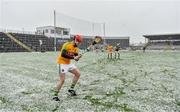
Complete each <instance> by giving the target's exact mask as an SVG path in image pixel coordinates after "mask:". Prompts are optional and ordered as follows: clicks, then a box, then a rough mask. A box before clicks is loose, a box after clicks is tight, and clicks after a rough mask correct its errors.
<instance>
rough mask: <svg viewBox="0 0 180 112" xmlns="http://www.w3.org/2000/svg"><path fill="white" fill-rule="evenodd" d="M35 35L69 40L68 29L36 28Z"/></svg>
mask: <svg viewBox="0 0 180 112" xmlns="http://www.w3.org/2000/svg"><path fill="white" fill-rule="evenodd" d="M36 33H37V34H40V35H45V36H47V37H52V38H54V37H56V38H70V28H61V27H54V26H43V27H37V28H36Z"/></svg>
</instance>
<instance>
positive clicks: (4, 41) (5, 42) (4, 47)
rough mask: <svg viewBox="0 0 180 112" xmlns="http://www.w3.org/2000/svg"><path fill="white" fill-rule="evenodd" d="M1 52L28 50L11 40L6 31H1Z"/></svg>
mask: <svg viewBox="0 0 180 112" xmlns="http://www.w3.org/2000/svg"><path fill="white" fill-rule="evenodd" d="M0 52H27V50H26V49H25V48H23V47H22V46H19V45H18V44H17V43H15V42H14V41H13V40H11V39H10V38H9V37H8V36H7V35H6V34H5V33H3V32H0Z"/></svg>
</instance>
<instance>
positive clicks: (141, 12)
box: [0, 0, 180, 43]
mask: <svg viewBox="0 0 180 112" xmlns="http://www.w3.org/2000/svg"><path fill="white" fill-rule="evenodd" d="M54 10H56V12H57V18H56V20H57V23H58V21H60V20H62V17H61V16H60V15H61V14H65V15H68V16H71V17H73V18H78V19H79V20H86V21H90V22H95V23H105V35H106V36H122V37H123V36H129V37H130V43H140V42H142V43H143V42H145V39H144V38H143V35H150V34H172V33H180V0H0V28H1V29H11V30H25V31H35V30H36V27H40V26H48V25H54V22H53V21H54V16H53V11H54ZM66 20H67V19H66ZM82 23H83V22H82ZM82 23H81V22H79V23H78V24H77V26H79V27H81V25H82ZM57 26H60V27H61V25H60V24H58V25H57ZM83 28H84V27H83ZM84 29H85V28H84ZM87 29H88V28H87ZM72 31H75V30H72ZM82 31H83V30H82Z"/></svg>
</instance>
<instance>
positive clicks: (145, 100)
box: [0, 51, 180, 112]
mask: <svg viewBox="0 0 180 112" xmlns="http://www.w3.org/2000/svg"><path fill="white" fill-rule="evenodd" d="M57 56H58V53H53V52H46V53H1V54H0V88H1V89H0V111H77V112H79V111H92V112H94V111H109V112H111V111H113V112H114V111H115V112H116V111H125V112H145V111H146V112H156V111H158V112H178V111H180V52H178V51H148V52H146V53H142V52H141V51H135V52H133V51H131V52H130V51H122V52H121V59H107V54H105V53H92V52H89V53H86V54H85V55H83V57H82V59H81V60H80V61H79V62H73V63H75V64H76V66H77V67H78V68H79V69H80V71H81V78H80V80H79V83H78V84H77V86H76V90H77V93H78V94H79V95H78V96H76V97H70V96H68V95H67V90H68V88H69V86H70V84H71V80H72V75H71V74H70V73H68V74H67V75H66V81H65V84H64V86H63V88H62V90H61V91H60V94H59V97H60V99H61V102H59V103H57V102H55V101H52V100H51V99H52V96H51V89H52V88H53V87H54V86H55V84H56V83H57V81H58V79H59V77H58V67H57V64H56V58H57Z"/></svg>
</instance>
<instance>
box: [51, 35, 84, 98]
mask: <svg viewBox="0 0 180 112" xmlns="http://www.w3.org/2000/svg"><path fill="white" fill-rule="evenodd" d="M82 40H83V39H82V36H80V35H75V36H74V37H73V41H72V42H66V43H64V44H63V46H62V48H61V50H60V53H59V56H58V59H57V63H58V66H59V75H60V79H59V81H58V82H57V84H56V86H55V88H54V89H53V90H52V92H53V100H55V101H60V99H59V98H58V93H59V91H60V89H61V87H62V85H63V84H64V80H65V74H66V73H67V72H71V73H72V74H73V75H74V77H73V81H72V84H71V87H70V89H69V90H68V92H69V93H70V95H72V96H76V91H75V90H74V87H75V85H76V83H77V81H78V79H79V77H80V71H79V69H78V68H77V67H76V66H75V65H74V64H72V63H71V60H72V59H73V60H75V61H78V60H79V59H80V58H81V56H82V55H80V54H78V45H79V44H80V43H81V42H82Z"/></svg>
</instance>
